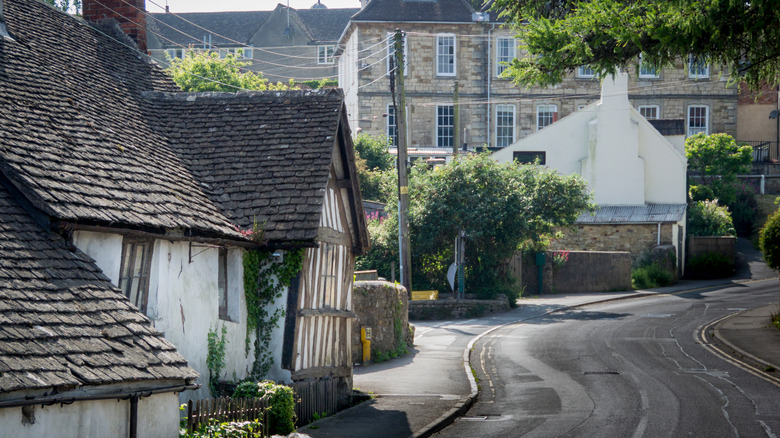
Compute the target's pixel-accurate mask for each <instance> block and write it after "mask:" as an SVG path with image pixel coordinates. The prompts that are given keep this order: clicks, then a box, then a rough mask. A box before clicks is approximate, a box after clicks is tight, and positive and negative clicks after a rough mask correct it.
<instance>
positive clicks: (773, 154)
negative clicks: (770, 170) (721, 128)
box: [737, 140, 780, 163]
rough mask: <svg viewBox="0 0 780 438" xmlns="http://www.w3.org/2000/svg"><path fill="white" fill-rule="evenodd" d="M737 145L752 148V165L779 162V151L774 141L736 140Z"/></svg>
mask: <svg viewBox="0 0 780 438" xmlns="http://www.w3.org/2000/svg"><path fill="white" fill-rule="evenodd" d="M737 143H739V144H740V145H748V146H750V147H752V148H753V162H754V163H777V162H778V161H780V150H779V149H778V142H776V141H768V140H738V141H737Z"/></svg>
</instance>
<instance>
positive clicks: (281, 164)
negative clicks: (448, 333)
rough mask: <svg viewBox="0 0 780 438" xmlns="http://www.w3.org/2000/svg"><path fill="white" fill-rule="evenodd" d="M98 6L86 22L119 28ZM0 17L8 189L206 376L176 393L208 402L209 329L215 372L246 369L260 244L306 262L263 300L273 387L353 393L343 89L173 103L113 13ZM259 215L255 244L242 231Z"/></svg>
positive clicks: (0, 108) (353, 248) (31, 6)
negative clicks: (249, 274)
mask: <svg viewBox="0 0 780 438" xmlns="http://www.w3.org/2000/svg"><path fill="white" fill-rule="evenodd" d="M103 3H110V2H97V1H93V0H87V1H85V2H84V11H85V13H84V15H85V17H86V18H88V19H89V18H100V17H104V16H109V17H110V16H111V13H112V10H111V9H110V8H109V10H108V11H106V13H105V14H102V13H99V12H98V11H96V8H98V7H99V6H101V5H103ZM0 7H2V11H3V13H4V15H3V16H4V18H3V24H5V25H6V29H7V32H8V36H7V37H5V38H4V37H3V36H2V35H0V66H2V68H0V176H1V177H0V185H2V186H3V187H6V188H7V189H8V190H13V191H16V192H18V193H19V196H20V198H21V199H23V201H24V202H23V205H24V206H26V207H29V210H30V211H33V212H34V214H35V215H36V216H35V217H36V218H37V219H38V220H39V222H40V223H41V224H43V226H44V228H45V231H52V232H55V233H57V234H59V235H61V236H62V237H63V238H64V239H65V241H66V242H67V244H68V245H71V246H72V247H73V248H74V250H75V249H76V248H77V249H78V250H80V251H83V252H84V253H85V254H86V255H87V256H89V257H91V258H92V259H94V262H95V264H96V265H97V267H98V268H100V269H101V270H102V271H103V273H104V275H105V276H106V277H107V278H108V280H110V282H111V283H112V284H113V285H114V286H116V287H118V288H119V289H120V290H121V291H122V293H123V294H124V295H125V296H126V297H127V299H128V300H129V305H132V306H134V308H136V309H138V310H140V311H141V312H142V313H143V314H145V315H146V317H148V318H149V320H151V323H152V324H153V326H154V327H155V328H156V329H157V330H158V331H159V332H161V333H162V334H163V335H164V336H165V338H166V339H167V340H169V341H170V342H171V343H172V344H173V345H175V346H176V348H177V349H178V351H179V352H180V353H181V354H182V355H183V356H184V357H185V358H186V359H187V361H188V363H189V365H190V366H191V367H192V368H194V369H195V370H196V371H197V372H198V373H200V375H201V378H200V380H199V383H200V385H201V388H200V389H199V390H197V391H196V392H195V393H192V392H188V393H183V394H182V396H181V397H182V399H188V398H202V397H208V396H209V390H208V386H209V385H208V383H209V377H208V376H209V371H210V370H209V369H208V367H207V355H208V354H209V352H208V348H207V339H208V335H209V332H215V331H216V332H217V333H218V334H220V333H223V330H224V333H225V335H224V336H225V338H224V339H225V340H226V342H227V345H228V348H227V351H226V353H225V358H224V359H225V368H224V369H223V371H222V374H221V375H220V376H219V377H220V378H225V377H227V378H232V377H235V378H238V379H243V378H245V377H246V376H248V375H249V374H250V373H251V371H252V367H253V363H254V353H255V352H254V347H253V345H254V339H253V338H252V336H251V333H250V336H249V337H248V338H247V333H248V330H247V326H248V310H249V309H248V308H247V297H246V293H245V291H244V283H243V279H244V275H243V274H244V268H243V263H242V258H243V256H244V255H245V254H246V251H248V250H257V249H260V250H264V251H270V252H272V253H274V254H276V255H278V256H279V257H282V258H283V257H284V256H285V255H286V253H288V252H289V251H291V250H301V249H303V250H304V251H305V253H306V258H305V260H304V268H303V270H302V272H301V274H300V275H299V276H298V277H297V278H296V279H294V280H293V285H292V286H293V287H290V288H284V289H283V294H282V297H281V298H279V299H278V300H277V301H276V302H275V303H272V304H271V305H270V306H269V308H271V309H272V310H273V309H281V310H283V311H285V313H286V317H285V318H286V320H285V321H284V322H285V324H280V325H279V327H278V328H276V329H274V331H273V337H272V338H273V339H272V342H271V344H270V345H269V346H268V347H267V348H268V350H269V351H270V352H271V354H272V356H273V357H274V362H275V364H276V365H275V367H274V368H273V369H272V370H271V372H270V373H269V374H268V377H271V378H274V379H276V380H284V381H288V382H289V381H301V380H307V379H308V380H325V381H334V382H337V383H338V384H339V385H340V388H341V389H342V391H341V393H342V394H348V391H349V389H351V385H350V383H351V367H350V363H349V357H350V356H349V351H348V349H349V337H348V333H349V331H348V325H349V323H350V322H349V321H350V317H351V313H350V312H349V309H350V299H349V297H350V294H351V279H352V261H353V257H354V256H355V255H356V254H360V253H361V251H362V250H363V249H364V248H365V247H366V246H367V245H368V238H367V234H366V229H365V223H364V217H363V213H362V208H361V203H360V201H361V200H360V193H359V189H358V185H357V179H356V178H355V169H354V158H353V155H352V154H353V152H352V145H351V140H350V136H349V128H348V125H347V122H346V115H345V109H344V104H343V96H342V95H341V93H339V92H336V91H331V92H286V93H279V92H267V93H262V92H255V93H238V94H219V93H217V94H210V93H195V94H187V93H180V92H178V88H177V87H176V86H175V84H173V82H172V81H171V80H170V79H169V78H168V77H167V76H166V75H165V74H164V72H163V71H162V70H161V69H160V68H159V67H158V66H157V65H156V64H155V63H154V62H153V61H151V60H150V59H149V58H148V57H147V56H146V55H144V54H143V53H142V52H140V51H138V50H137V49H136V48H135V47H134V44H135V43H134V41H133V40H131V39H130V38H127V35H125V34H124V33H123V32H122V30H121V29H120V27H119V26H118V25H117V23H116V22H114V21H112V20H111V19H110V18H109V19H107V20H105V19H104V20H101V21H100V24H88V23H85V22H84V21H82V20H79V19H76V18H73V17H70V16H68V15H67V14H64V13H62V12H60V11H58V10H56V9H54V8H52V7H50V6H47V5H45V4H44V3H41V2H37V1H25V0H4V1H0ZM130 34H131V35H135V34H133V33H132V32H130ZM137 40H138V41H142V40H143V38H141V37H138V38H137ZM30 47H35V48H36V49H35V50H30ZM2 220H5V218H2ZM255 222H257V223H258V224H261V228H262V231H263V238H262V239H252V238H251V237H247V236H246V235H245V234H243V233H242V232H241V231H242V230H248V229H252V228H253V224H254V223H255ZM288 292H290V293H288ZM310 297H315V298H314V299H315V300H316V301H311V299H310ZM325 297H327V298H325ZM299 306H300V308H299ZM247 344H248V345H249V348H248V349H247V348H246V347H245V346H246V345H247ZM149 348H152V347H149ZM318 351H319V353H318ZM298 357H301V359H300V361H299V360H298ZM296 364H300V365H296Z"/></svg>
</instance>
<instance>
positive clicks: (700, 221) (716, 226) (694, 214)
mask: <svg viewBox="0 0 780 438" xmlns="http://www.w3.org/2000/svg"><path fill="white" fill-rule="evenodd" d="M688 234H689V235H691V236H734V235H735V234H736V232H735V231H734V223H733V222H732V219H731V214H730V213H729V211H728V209H727V208H726V207H723V206H720V205H718V201H717V200H711V201H695V202H691V203H690V204H689V206H688Z"/></svg>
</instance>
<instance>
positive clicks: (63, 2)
mask: <svg viewBox="0 0 780 438" xmlns="http://www.w3.org/2000/svg"><path fill="white" fill-rule="evenodd" d="M44 1H45V2H46V3H48V4H50V5H52V6H54V7H55V8H57V9H60V10H61V11H63V12H74V13H76V14H79V13H81V0H44Z"/></svg>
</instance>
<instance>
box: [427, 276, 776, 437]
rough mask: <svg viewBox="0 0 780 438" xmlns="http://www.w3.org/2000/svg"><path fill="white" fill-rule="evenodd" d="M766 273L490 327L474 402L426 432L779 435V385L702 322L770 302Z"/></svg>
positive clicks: (478, 358)
mask: <svg viewBox="0 0 780 438" xmlns="http://www.w3.org/2000/svg"><path fill="white" fill-rule="evenodd" d="M777 287H778V286H777V279H773V280H770V281H760V282H753V283H746V284H742V285H739V286H734V287H729V288H725V289H719V290H711V291H706V290H703V291H691V292H687V293H683V294H679V295H658V296H653V297H649V298H641V299H632V300H623V301H615V302H611V303H604V304H598V305H592V306H586V307H581V308H578V309H572V310H569V311H566V312H562V313H554V314H549V315H545V316H541V317H539V318H534V319H531V320H526V321H524V322H522V323H518V324H512V325H508V326H505V327H502V328H501V329H498V330H496V331H494V332H492V333H491V334H489V335H487V336H485V337H483V338H482V339H481V340H480V341H479V342H478V343H477V344H476V345H475V346H474V349H473V351H472V352H471V363H472V366H473V368H474V369H475V373H476V375H477V377H478V378H479V387H480V393H479V401H478V402H477V403H476V404H475V405H474V406H473V407H472V408H471V409H470V410H469V412H468V413H466V415H465V416H463V417H461V418H459V419H458V420H456V422H455V423H453V424H452V425H451V426H449V427H447V428H446V429H444V430H442V431H441V432H439V433H438V434H436V435H435V436H437V437H476V436H480V437H482V436H485V437H487V436H490V437H515V436H526V437H564V436H565V437H688V436H691V437H732V436H734V437H736V436H741V437H780V387H778V386H777V385H776V384H774V383H771V382H769V381H767V380H764V379H761V378H759V377H757V376H755V375H754V374H752V373H750V372H748V371H746V370H745V369H743V368H741V367H738V366H736V365H733V364H732V363H730V362H728V361H726V360H724V359H722V358H720V357H718V356H716V355H715V354H713V353H712V351H711V350H710V349H709V348H708V346H707V345H705V344H706V342H702V341H701V340H700V339H701V338H700V333H701V332H702V328H703V327H705V326H707V325H708V324H710V323H711V322H713V321H716V320H718V319H720V318H722V317H724V316H727V315H729V314H733V313H735V312H738V311H740V310H744V309H746V308H753V307H758V306H761V305H764V304H769V303H776V302H777V299H778V298H777V297H778V295H777Z"/></svg>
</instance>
